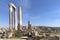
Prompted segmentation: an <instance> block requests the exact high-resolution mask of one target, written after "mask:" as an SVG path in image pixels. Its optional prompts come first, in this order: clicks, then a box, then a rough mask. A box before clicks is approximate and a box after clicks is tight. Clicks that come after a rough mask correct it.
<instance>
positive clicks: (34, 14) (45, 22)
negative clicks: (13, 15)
mask: <svg viewBox="0 0 60 40" xmlns="http://www.w3.org/2000/svg"><path fill="white" fill-rule="evenodd" d="M10 2H11V3H13V4H15V6H16V7H17V11H18V7H19V6H21V7H22V18H23V25H27V22H28V20H30V21H31V24H32V25H42V26H55V27H56V26H59V27H60V0H0V26H9V6H8V4H9V3H10ZM17 13H18V12H17Z"/></svg>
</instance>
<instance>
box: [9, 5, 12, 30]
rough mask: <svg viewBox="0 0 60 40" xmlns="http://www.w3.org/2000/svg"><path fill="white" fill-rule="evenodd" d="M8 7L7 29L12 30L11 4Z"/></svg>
mask: <svg viewBox="0 0 60 40" xmlns="http://www.w3.org/2000/svg"><path fill="white" fill-rule="evenodd" d="M9 7H10V9H9V29H10V31H12V26H13V25H12V5H10V6H9Z"/></svg>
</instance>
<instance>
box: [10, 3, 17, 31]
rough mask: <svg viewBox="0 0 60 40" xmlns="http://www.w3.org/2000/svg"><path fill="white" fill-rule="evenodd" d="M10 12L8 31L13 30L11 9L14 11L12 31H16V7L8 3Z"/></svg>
mask: <svg viewBox="0 0 60 40" xmlns="http://www.w3.org/2000/svg"><path fill="white" fill-rule="evenodd" d="M9 7H10V10H9V12H10V13H9V29H10V31H12V30H13V20H12V8H13V9H14V29H15V30H17V26H16V7H15V5H14V4H12V3H10V4H9Z"/></svg>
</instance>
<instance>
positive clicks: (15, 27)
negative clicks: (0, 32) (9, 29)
mask: <svg viewBox="0 0 60 40" xmlns="http://www.w3.org/2000/svg"><path fill="white" fill-rule="evenodd" d="M14 29H15V30H17V26H16V8H15V9H14Z"/></svg>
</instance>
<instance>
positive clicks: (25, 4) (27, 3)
mask: <svg viewBox="0 0 60 40" xmlns="http://www.w3.org/2000/svg"><path fill="white" fill-rule="evenodd" d="M21 5H22V6H23V7H24V8H27V9H29V8H30V7H31V0H21Z"/></svg>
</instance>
